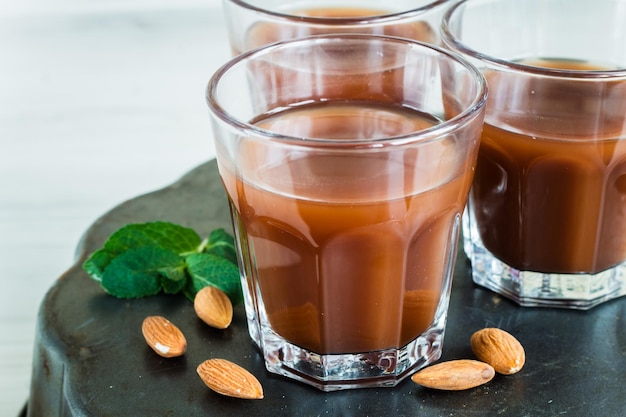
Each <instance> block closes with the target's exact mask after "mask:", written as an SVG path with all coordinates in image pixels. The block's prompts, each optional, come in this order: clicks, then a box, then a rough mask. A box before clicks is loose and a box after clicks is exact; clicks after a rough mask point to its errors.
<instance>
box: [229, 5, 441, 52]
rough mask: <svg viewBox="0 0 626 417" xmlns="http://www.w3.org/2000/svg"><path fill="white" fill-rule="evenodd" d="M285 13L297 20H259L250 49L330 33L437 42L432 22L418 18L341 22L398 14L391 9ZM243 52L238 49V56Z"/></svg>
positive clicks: (249, 40)
mask: <svg viewBox="0 0 626 417" xmlns="http://www.w3.org/2000/svg"><path fill="white" fill-rule="evenodd" d="M284 13H286V14H289V15H293V16H295V17H294V20H293V21H291V22H285V21H276V22H272V21H260V22H258V23H256V24H255V25H253V26H252V27H250V29H249V30H248V34H247V36H246V39H247V40H246V45H247V49H251V48H254V47H258V46H261V45H265V44H269V43H273V42H277V41H281V40H286V39H293V38H299V37H304V36H311V35H321V34H327V33H337V32H340V33H350V32H351V33H370V34H378V35H388V36H400V37H405V38H409V39H414V40H420V41H423V42H428V43H435V42H436V41H437V35H436V32H435V31H434V30H433V28H432V27H431V25H430V23H428V22H427V21H425V20H418V19H419V18H417V19H416V18H413V19H406V20H401V21H394V22H391V23H386V24H376V25H368V26H366V25H363V24H359V25H350V24H349V23H346V22H343V24H342V22H341V19H349V18H361V17H362V18H367V17H379V16H385V15H389V14H392V13H395V12H394V11H392V10H386V9H372V8H365V7H363V8H356V7H310V8H306V9H301V8H298V9H290V10H285V11H284ZM297 16H304V17H315V18H328V19H336V20H337V21H336V22H332V23H331V22H324V23H322V22H319V23H306V24H305V23H301V22H298V20H297ZM241 52H242V51H237V50H235V54H237V53H241Z"/></svg>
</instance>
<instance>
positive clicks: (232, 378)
mask: <svg viewBox="0 0 626 417" xmlns="http://www.w3.org/2000/svg"><path fill="white" fill-rule="evenodd" d="M196 371H197V372H198V375H199V376H200V378H201V379H202V381H203V382H204V383H205V384H206V386H207V387H209V388H211V389H212V390H213V391H215V392H217V393H218V394H222V395H226V396H229V397H236V398H243V399H247V400H257V399H261V398H263V387H262V386H261V383H260V382H259V380H258V379H256V377H255V376H254V375H252V374H251V373H250V372H248V371H247V370H246V369H244V368H242V367H241V366H239V365H237V364H236V363H233V362H230V361H228V360H226V359H209V360H206V361H204V362H202V363H201V364H200V365H198V368H197V369H196Z"/></svg>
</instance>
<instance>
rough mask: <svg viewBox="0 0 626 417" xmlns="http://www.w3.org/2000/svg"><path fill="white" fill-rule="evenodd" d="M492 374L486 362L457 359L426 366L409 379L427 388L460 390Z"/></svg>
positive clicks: (492, 375)
mask: <svg viewBox="0 0 626 417" xmlns="http://www.w3.org/2000/svg"><path fill="white" fill-rule="evenodd" d="M494 375H495V371H494V369H493V367H492V366H491V365H489V364H487V363H484V362H480V361H475V360H471V359H457V360H453V361H447V362H440V363H438V364H435V365H431V366H429V367H426V368H424V369H422V370H420V371H418V372H416V373H415V374H413V376H412V377H411V380H412V381H413V382H415V383H416V384H418V385H421V386H424V387H427V388H433V389H439V390H446V391H461V390H466V389H470V388H475V387H477V386H479V385H482V384H485V383H487V382H489V381H491V380H492V379H493V377H494Z"/></svg>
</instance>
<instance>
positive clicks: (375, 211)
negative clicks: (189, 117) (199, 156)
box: [207, 34, 486, 391]
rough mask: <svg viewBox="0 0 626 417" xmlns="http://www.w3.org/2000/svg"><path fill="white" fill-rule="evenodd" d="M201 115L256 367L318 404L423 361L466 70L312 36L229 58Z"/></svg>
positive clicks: (444, 269)
mask: <svg viewBox="0 0 626 417" xmlns="http://www.w3.org/2000/svg"><path fill="white" fill-rule="evenodd" d="M207 102H208V106H209V109H210V114H211V120H212V126H213V132H214V137H215V140H216V153H217V161H218V167H219V172H220V176H221V178H222V181H223V183H224V187H225V189H226V191H227V194H228V197H229V202H230V207H231V214H232V220H233V226H234V231H235V239H236V244H237V248H238V254H239V262H240V268H241V271H242V285H243V288H244V295H245V297H244V298H245V308H246V314H247V320H248V329H249V332H250V336H251V338H252V340H253V341H254V342H255V343H256V344H257V345H258V346H259V348H260V349H261V351H262V352H263V355H264V358H265V362H266V367H267V369H268V370H269V371H270V372H273V373H276V374H280V375H285V376H287V377H290V378H293V379H296V380H299V381H303V382H305V383H308V384H311V385H313V386H315V387H317V388H319V389H321V390H325V391H332V390H339V389H345V388H358V387H368V386H393V385H396V384H397V383H398V382H399V381H401V380H402V379H403V378H404V377H406V376H407V375H408V374H409V373H411V371H414V370H416V369H417V368H419V367H422V366H424V365H426V364H428V363H430V362H432V361H434V360H436V359H438V358H439V357H440V355H441V348H442V342H443V335H444V328H445V322H446V315H447V309H448V300H449V294H450V285H451V279H452V272H453V266H454V262H455V257H456V244H457V237H458V234H459V230H460V218H461V213H462V211H463V208H464V206H465V204H466V200H467V195H468V192H469V188H470V184H471V181H472V177H473V172H474V164H475V159H476V155H477V150H478V144H479V137H480V130H481V127H482V121H483V112H484V105H485V102H486V83H485V80H484V78H483V76H482V75H481V73H480V71H478V70H477V69H476V68H475V67H473V66H471V65H469V64H467V63H466V62H464V61H462V60H459V59H458V58H457V57H456V56H455V55H452V54H450V53H449V52H446V51H444V50H441V49H439V48H437V47H434V46H427V45H425V44H421V43H417V42H414V41H410V40H408V39H400V38H390V37H384V36H372V35H350V34H345V35H324V36H313V37H307V38H304V39H298V40H291V41H285V42H279V43H275V44H272V45H269V46H265V47H263V48H260V49H255V50H253V51H249V52H247V53H243V54H242V55H239V56H237V57H236V58H234V59H232V60H231V61H229V62H228V63H226V64H225V65H224V66H223V67H222V68H221V69H219V70H218V71H217V72H216V73H215V75H214V76H213V77H212V78H211V81H210V82H209V85H208V89H207Z"/></svg>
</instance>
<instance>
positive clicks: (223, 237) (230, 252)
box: [204, 229, 237, 265]
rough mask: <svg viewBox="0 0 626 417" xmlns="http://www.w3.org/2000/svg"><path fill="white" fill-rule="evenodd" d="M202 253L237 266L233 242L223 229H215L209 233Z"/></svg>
mask: <svg viewBox="0 0 626 417" xmlns="http://www.w3.org/2000/svg"><path fill="white" fill-rule="evenodd" d="M204 252H206V253H212V254H215V255H218V256H221V257H222V258H226V259H228V260H229V261H231V262H232V263H234V264H235V265H237V250H236V249H235V240H234V239H233V237H232V236H231V235H230V234H228V233H227V232H226V231H225V230H224V229H215V230H213V231H212V232H211V234H210V235H209V241H208V243H207V244H206V247H205V248H204Z"/></svg>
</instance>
